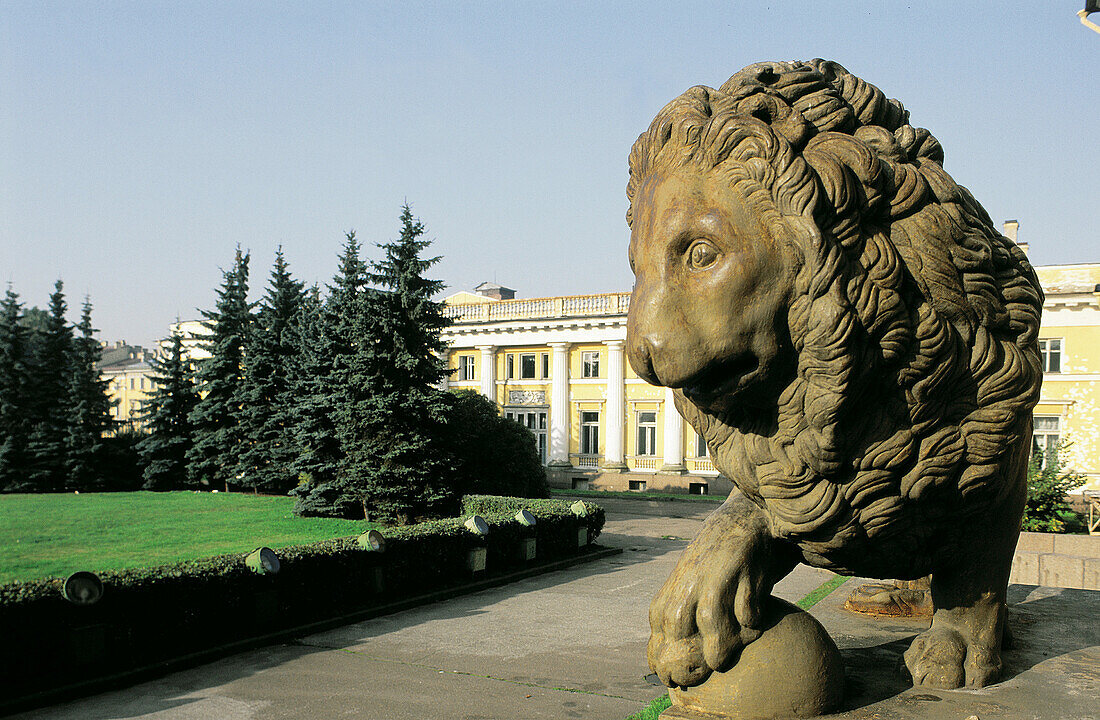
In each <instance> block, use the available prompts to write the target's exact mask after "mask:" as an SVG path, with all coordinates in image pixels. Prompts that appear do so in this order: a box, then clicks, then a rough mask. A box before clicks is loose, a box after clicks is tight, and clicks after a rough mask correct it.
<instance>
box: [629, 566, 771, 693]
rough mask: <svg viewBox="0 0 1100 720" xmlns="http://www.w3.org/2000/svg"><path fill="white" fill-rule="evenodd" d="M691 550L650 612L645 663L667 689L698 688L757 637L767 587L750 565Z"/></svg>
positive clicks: (762, 577)
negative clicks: (647, 661)
mask: <svg viewBox="0 0 1100 720" xmlns="http://www.w3.org/2000/svg"><path fill="white" fill-rule="evenodd" d="M693 550H697V548H690V547H689V548H688V551H687V552H686V554H685V556H684V557H683V558H682V559H681V561H680V564H679V565H678V566H677V568H676V571H675V572H673V574H672V576H671V577H670V578H669V580H668V581H667V582H666V583H665V585H664V587H662V588H661V591H660V592H659V593H658V594H657V596H656V597H655V598H654V599H653V603H652V605H650V608H649V625H650V630H651V635H650V638H649V648H648V657H649V665H650V667H651V668H653V671H654V672H656V673H657V675H658V677H660V678H661V680H662V681H663V682H664V683H665V684H666V685H668V686H669V687H691V686H694V685H698V684H700V683H702V682H703V681H704V680H706V679H707V677H708V676H709V675H710V673H711V672H712V671H714V670H719V671H721V670H727V669H729V667H730V665H732V664H733V662H734V660H736V658H737V655H738V653H739V652H740V650H741V648H742V647H744V646H745V645H746V644H747V643H750V642H752V641H753V640H755V639H756V638H757V637H758V636H759V635H760V631H759V629H758V628H759V626H760V621H761V616H762V607H763V602H764V600H766V599H767V597H768V591H769V589H770V587H769V586H767V585H766V583H765V580H764V574H763V572H762V570H761V569H760V568H758V567H756V566H754V564H752V563H744V564H741V563H739V562H735V561H734V560H733V557H732V556H731V557H727V558H725V559H723V560H720V559H719V558H718V557H716V555H715V554H714V553H713V552H710V551H708V552H706V553H705V554H704V553H699V552H693ZM732 555H733V556H737V555H739V553H733V554H732Z"/></svg>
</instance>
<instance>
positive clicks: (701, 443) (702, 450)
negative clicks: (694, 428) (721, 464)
mask: <svg viewBox="0 0 1100 720" xmlns="http://www.w3.org/2000/svg"><path fill="white" fill-rule="evenodd" d="M708 455H710V452H708V451H707V439H706V438H705V437H703V436H702V435H700V434H698V433H696V434H695V457H697V458H705V457H707V456H708Z"/></svg>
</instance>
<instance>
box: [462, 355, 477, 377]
mask: <svg viewBox="0 0 1100 720" xmlns="http://www.w3.org/2000/svg"><path fill="white" fill-rule="evenodd" d="M458 379H459V380H475V379H476V378H475V377H474V356H473V355H459V356H458Z"/></svg>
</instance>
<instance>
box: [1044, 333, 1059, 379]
mask: <svg viewBox="0 0 1100 720" xmlns="http://www.w3.org/2000/svg"><path fill="white" fill-rule="evenodd" d="M1039 352H1040V353H1042V355H1043V372H1048V373H1056V372H1062V339H1061V338H1055V339H1048V340H1040V341H1039Z"/></svg>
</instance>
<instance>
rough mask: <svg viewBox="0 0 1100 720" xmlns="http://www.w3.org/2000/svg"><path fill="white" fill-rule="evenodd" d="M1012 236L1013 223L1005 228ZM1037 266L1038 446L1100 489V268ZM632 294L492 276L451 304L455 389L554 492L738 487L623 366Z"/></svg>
mask: <svg viewBox="0 0 1100 720" xmlns="http://www.w3.org/2000/svg"><path fill="white" fill-rule="evenodd" d="M1005 229H1006V234H1008V235H1009V237H1013V235H1014V234H1015V233H1014V232H1011V233H1010V232H1007V231H1010V230H1012V231H1014V230H1015V228H1014V227H1011V228H1010V227H1009V224H1008V223H1006V228H1005ZM1036 271H1037V273H1038V275H1039V279H1040V282H1041V283H1042V285H1043V288H1044V291H1045V292H1046V302H1045V305H1044V309H1043V322H1042V329H1041V331H1040V345H1041V348H1042V350H1043V357H1044V370H1045V372H1044V380H1043V388H1042V395H1041V399H1040V401H1039V405H1038V406H1037V407H1036V409H1035V446H1036V447H1038V448H1040V449H1042V450H1044V451H1047V450H1050V449H1052V448H1055V447H1058V446H1059V444H1060V443H1068V444H1069V445H1068V450H1067V451H1066V458H1065V459H1066V460H1068V464H1069V467H1070V469H1071V470H1073V471H1075V472H1078V473H1081V474H1082V475H1085V476H1086V479H1087V482H1086V485H1085V488H1084V489H1087V490H1093V491H1097V490H1100V264H1087V265H1056V266H1046V267H1038V268H1036ZM629 302H630V293H607V294H597V295H568V296H561V297H545V298H531V299H516V298H515V291H513V290H511V289H509V288H505V287H501V286H499V285H494V284H491V283H484V284H482V285H480V286H478V287H477V288H476V289H475V290H474V291H473V292H459V293H456V294H454V295H451V296H450V297H447V298H446V299H445V303H446V310H445V312H446V314H447V316H448V317H450V318H451V319H452V321H453V323H454V324H453V325H451V326H450V327H449V328H447V329H446V330H444V331H443V336H444V339H446V340H447V341H448V342H449V343H450V352H449V355H448V359H447V362H448V367H450V368H451V370H452V373H451V376H450V380H449V381H448V385H449V387H451V388H468V389H471V390H475V391H477V392H480V393H481V394H482V395H484V396H486V397H488V398H491V399H492V400H493V401H495V402H496V403H497V405H498V406H499V407H500V408H501V412H502V413H503V414H504V416H505V417H508V418H511V419H513V420H515V421H517V422H519V423H521V424H523V425H524V426H526V427H527V428H528V429H529V430H530V431H531V432H532V434H533V435H534V436H535V440H536V443H537V445H538V448H539V452H540V453H541V454H542V458H543V461H544V462H545V463H546V466H547V472H548V476H549V478H550V483H551V485H552V486H554V487H572V488H591V489H597V488H598V489H604V490H657V491H671V492H692V493H701V494H704V493H705V494H719V493H721V494H725V493H728V492H729V491H730V489H731V488H732V486H731V484H730V482H729V481H728V480H727V479H726V478H724V477H720V476H719V474H718V472H717V471H716V470H715V468H714V466H713V465H712V464H711V462H710V460H709V459H708V457H707V449H706V445H705V443H703V442H702V440H700V438H699V437H698V435H696V433H695V431H694V430H693V429H692V428H691V426H689V425H688V424H687V423H686V422H684V421H683V419H682V418H681V417H680V415H679V413H678V412H676V410H675V408H674V406H673V403H672V396H671V392H670V391H669V390H667V389H666V388H658V387H653V386H651V385H649V384H648V383H646V382H645V381H644V380H642V379H640V378H639V377H638V376H637V375H636V374H635V373H634V372H633V371H632V370H631V368H630V364H629V363H628V362H626V358H625V353H624V345H625V341H626V314H627V308H628V305H629Z"/></svg>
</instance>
